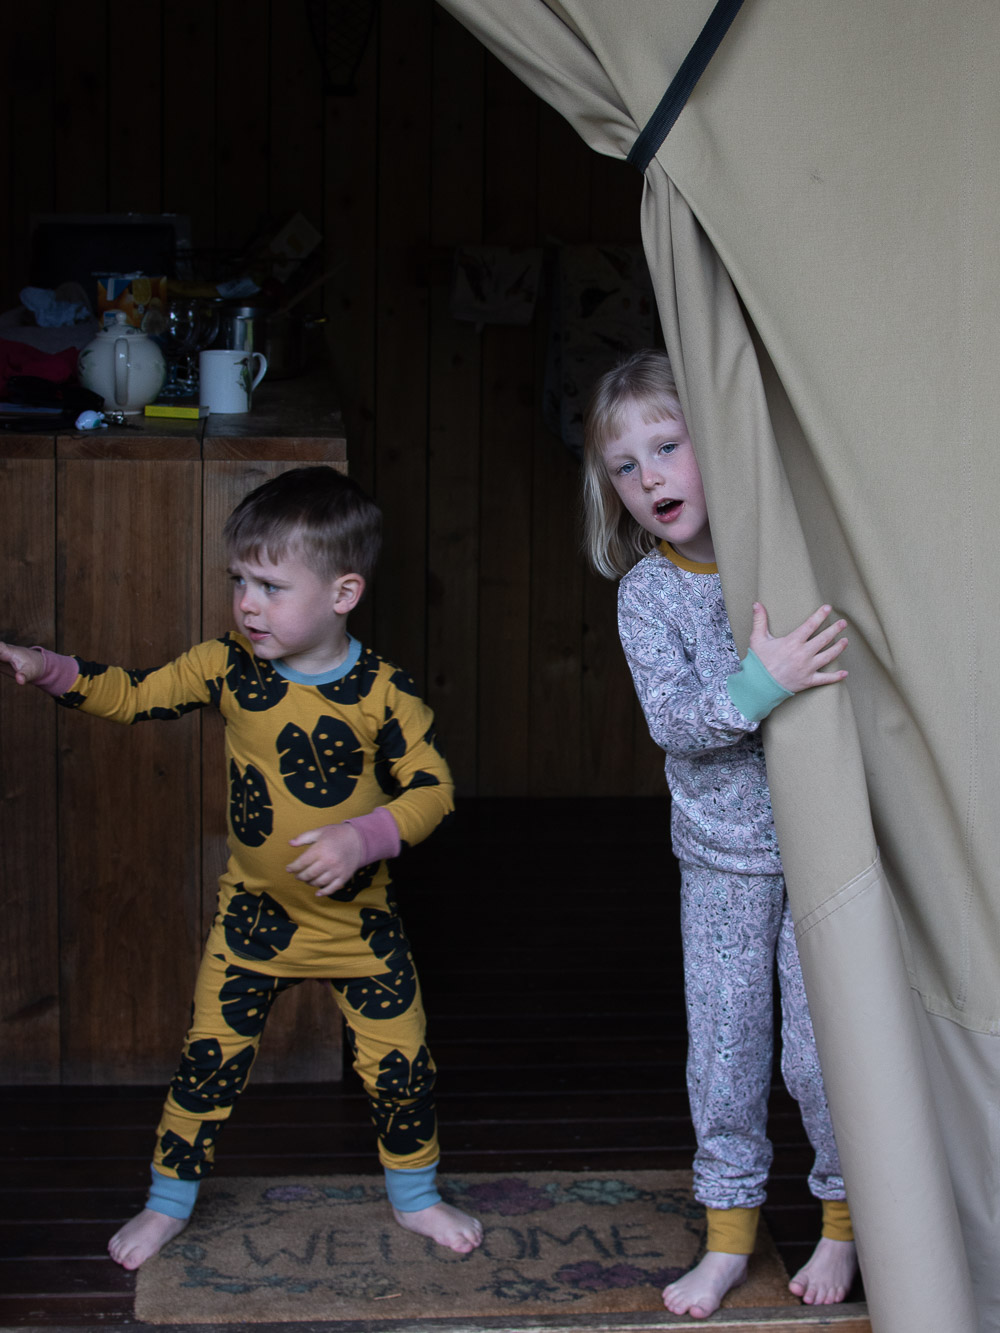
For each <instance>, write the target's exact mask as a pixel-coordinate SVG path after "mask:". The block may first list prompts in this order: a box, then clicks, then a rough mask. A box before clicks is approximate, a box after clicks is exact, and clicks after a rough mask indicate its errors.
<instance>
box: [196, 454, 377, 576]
mask: <svg viewBox="0 0 1000 1333" xmlns="http://www.w3.org/2000/svg"><path fill="white" fill-rule="evenodd" d="M222 535H223V538H224V539H225V542H226V547H227V550H228V552H229V554H230V555H231V556H234V557H235V558H236V559H238V560H253V559H256V558H257V557H258V556H259V555H260V554H261V553H263V554H264V555H265V556H266V557H267V559H268V560H270V561H272V563H275V564H276V563H277V562H278V561H279V560H282V559H284V558H285V557H286V556H288V555H296V556H298V557H299V559H301V560H302V561H303V563H304V564H306V565H308V566H309V568H310V569H312V571H313V572H314V573H315V574H318V575H319V576H320V577H321V578H325V579H331V580H332V579H335V578H337V577H338V576H339V575H341V574H348V573H352V574H360V575H361V577H362V578H363V579H364V580H365V582H366V583H367V582H369V581H370V579H371V578H372V576H373V574H374V573H375V565H376V562H377V561H378V554H379V550H380V548H381V545H382V512H381V510H380V509H379V508H378V506H377V505H376V504H375V502H374V500H371V499H370V498H369V497H368V496H367V495H366V494H365V492H364V491H363V490H362V489H361V487H360V486H359V485H358V483H357V482H356V481H355V480H354V479H353V478H352V477H348V476H346V475H345V474H344V473H343V472H338V471H337V469H336V468H332V467H324V466H319V467H297V468H292V469H291V471H289V472H281V473H279V474H278V476H276V477H272V478H271V480H270V481H265V482H264V483H263V485H261V486H258V487H257V488H256V490H253V491H251V492H250V494H249V495H246V496H244V498H243V499H242V500H241V501H240V503H239V504H238V505H237V506H236V508H235V509H234V510H233V512H232V513H231V514H230V515H229V517H228V518H227V519H226V525H225V527H224V528H223V530H222Z"/></svg>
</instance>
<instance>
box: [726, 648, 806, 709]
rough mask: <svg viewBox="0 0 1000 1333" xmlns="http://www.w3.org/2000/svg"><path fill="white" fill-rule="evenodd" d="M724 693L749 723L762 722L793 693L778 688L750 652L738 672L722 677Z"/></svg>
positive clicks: (761, 664)
mask: <svg viewBox="0 0 1000 1333" xmlns="http://www.w3.org/2000/svg"><path fill="white" fill-rule="evenodd" d="M726 689H727V690H728V691H729V697H730V699H731V700H732V701H733V703H734V704H735V705H736V707H737V708H738V709H739V710H740V712H741V713H742V714H743V716H744V717H746V718H749V720H750V721H751V722H762V721H763V720H764V718H765V717H767V715H768V713H770V712H771V711H772V710H773V709H775V708H777V706H778V704H780V703H783V702H784V700H785V699H790V698H791V697H792V693H793V691H792V690H786V689H785V687H784V685H779V684H778V682H777V681H776V680H775V679H774V677H773V676H772V675H771V673H770V671H768V669H767V667H766V666H765V665H764V663H763V662H762V661H761V660H760V658H759V657H758V656H757V654H756V653H755V652H754V651H753V650H752V649H751V650H750V652H748V653H747V655H746V657H744V659H743V661H742V662H741V663H740V669H739V671H734V672H733V674H732V675H731V676H727V677H726Z"/></svg>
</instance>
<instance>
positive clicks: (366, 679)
mask: <svg viewBox="0 0 1000 1333" xmlns="http://www.w3.org/2000/svg"><path fill="white" fill-rule="evenodd" d="M378 670H379V659H378V658H377V657H376V656H375V654H374V653H373V652H372V651H371V649H370V648H364V649H362V652H361V656H360V657H359V658H358V660H357V662H356V664H355V665H354V666H353V667H352V668H351V670H350V671H349V672H348V673H347V675H346V676H342V677H341V679H340V680H334V681H331V682H330V683H329V684H328V685H319V686H317V689H318V690H319V692H320V694H322V695H323V697H324V698H326V699H329V700H330V701H331V702H332V703H337V704H356V703H359V702H360V701H361V700H362V699H366V698H367V697H368V695H369V694H371V692H372V686H373V685H374V684H375V681H376V679H377V677H378Z"/></svg>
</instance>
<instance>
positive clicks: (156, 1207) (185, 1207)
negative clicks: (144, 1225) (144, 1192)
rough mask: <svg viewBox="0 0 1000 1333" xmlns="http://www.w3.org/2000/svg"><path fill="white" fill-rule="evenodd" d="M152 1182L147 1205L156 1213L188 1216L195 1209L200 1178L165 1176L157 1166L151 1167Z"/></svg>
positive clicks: (168, 1215)
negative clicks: (179, 1178) (184, 1178)
mask: <svg viewBox="0 0 1000 1333" xmlns="http://www.w3.org/2000/svg"><path fill="white" fill-rule="evenodd" d="M149 1174H150V1175H151V1176H152V1184H151V1185H150V1187H149V1197H148V1198H147V1200H146V1207H147V1208H152V1210H153V1212H154V1213H164V1214H165V1215H166V1216H167V1217H180V1218H188V1217H190V1216H191V1214H192V1212H193V1211H194V1201H195V1199H197V1197H198V1190H199V1189H200V1188H201V1181H200V1180H175V1179H174V1177H173V1176H163V1175H161V1174H160V1173H159V1171H157V1169H156V1167H155V1166H151V1167H150V1168H149Z"/></svg>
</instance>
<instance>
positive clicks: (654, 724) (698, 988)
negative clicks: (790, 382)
mask: <svg viewBox="0 0 1000 1333" xmlns="http://www.w3.org/2000/svg"><path fill="white" fill-rule="evenodd" d="M584 511H585V524H586V538H587V551H588V554H589V556H590V559H591V561H592V563H593V565H594V567H595V568H596V569H597V570H598V572H599V573H601V574H603V575H605V576H606V577H607V578H621V583H620V585H619V592H618V625H619V633H620V635H621V641H622V647H623V648H624V650H625V656H626V658H627V659H628V664H629V667H630V669H631V672H632V679H633V680H634V682H635V687H636V691H637V693H638V695H639V700H640V702H641V704H642V708H643V712H644V713H645V716H646V721H647V722H648V724H649V730H650V733H651V735H652V737H653V739H654V740H655V741H656V742H657V744H658V745H660V746H661V747H662V748H663V750H664V751H665V752H666V764H665V768H666V776H667V784H668V786H669V788H670V793H671V797H672V814H671V834H672V839H673V849H674V854H675V855H676V857H677V859H678V861H679V863H680V870H681V931H682V939H683V948H684V987H685V1002H686V1006H687V1017H688V1033H689V1047H688V1063H687V1081H688V1095H689V1097H690V1101H691V1116H692V1119H693V1121H694V1128H695V1135H696V1139H697V1144H698V1148H697V1152H696V1153H695V1159H694V1193H695V1197H696V1198H697V1199H698V1200H699V1202H700V1203H703V1204H704V1205H705V1207H706V1210H707V1214H708V1234H707V1242H706V1253H705V1255H704V1257H703V1258H702V1260H701V1262H700V1263H699V1264H698V1265H697V1266H696V1267H695V1268H693V1269H692V1270H691V1271H690V1272H689V1273H686V1274H685V1275H684V1277H682V1278H681V1279H680V1280H679V1281H677V1282H674V1283H672V1284H671V1285H670V1286H669V1287H667V1288H666V1289H665V1291H664V1293H663V1301H664V1304H665V1305H666V1307H667V1309H668V1310H671V1311H672V1312H673V1313H674V1314H690V1315H692V1316H694V1317H695V1318H707V1317H708V1316H709V1315H710V1314H712V1313H713V1312H714V1311H715V1310H717V1309H718V1307H719V1304H720V1303H721V1301H722V1298H723V1297H724V1296H725V1294H726V1292H727V1291H729V1290H730V1289H731V1288H732V1287H734V1286H737V1285H738V1284H739V1283H741V1282H742V1281H743V1280H744V1278H745V1277H746V1272H747V1262H748V1258H747V1257H748V1255H749V1254H750V1253H751V1252H752V1251H753V1248H754V1237H755V1232H756V1228H757V1219H758V1214H759V1211H760V1205H761V1204H762V1203H763V1201H764V1197H765V1188H764V1187H765V1184H766V1181H767V1174H768V1168H769V1167H770V1164H771V1158H772V1149H771V1144H770V1143H769V1141H768V1139H767V1135H766V1127H767V1099H768V1090H769V1087H770V1082H771V1061H772V1032H773V1008H772V1006H773V997H772V968H773V966H774V963H775V961H777V970H778V977H779V982H780V988H781V1008H782V1041H783V1054H782V1062H781V1063H782V1074H783V1076H784V1080H785V1084H786V1086H787V1087H788V1090H789V1092H791V1094H792V1096H793V1097H795V1099H796V1100H797V1101H798V1103H799V1106H800V1110H801V1113H802V1119H803V1122H804V1124H805V1128H806V1132H807V1133H808V1135H809V1140H810V1142H811V1144H812V1146H813V1149H814V1150H815V1154H816V1157H815V1164H814V1166H813V1170H812V1172H811V1173H810V1176H809V1187H810V1189H811V1190H812V1192H813V1194H814V1195H815V1196H816V1197H817V1198H819V1199H820V1200H822V1204H823V1234H822V1238H821V1239H820V1241H819V1244H818V1245H817V1247H816V1250H815V1251H814V1253H813V1255H812V1257H811V1258H810V1260H809V1262H808V1263H807V1264H806V1265H805V1267H804V1268H802V1269H801V1271H800V1272H798V1273H797V1274H796V1275H795V1277H794V1278H793V1279H792V1280H791V1282H790V1284H789V1287H790V1290H791V1291H792V1292H793V1293H794V1294H795V1295H796V1296H799V1297H801V1298H802V1300H803V1301H805V1302H806V1303H807V1304H810V1305H813V1304H815V1305H825V1304H832V1303H833V1302H836V1301H842V1300H844V1299H845V1297H846V1295H847V1292H848V1290H849V1288H850V1286H851V1283H852V1281H853V1278H854V1274H855V1271H856V1267H857V1259H856V1254H855V1248H854V1238H853V1231H852V1229H851V1223H850V1215H849V1213H848V1209H847V1204H846V1202H845V1195H844V1182H843V1179H842V1177H841V1174H840V1160H839V1157H838V1155H837V1146H836V1143H835V1142H834V1137H833V1128H832V1125H831V1123H830V1113H829V1109H828V1107H827V1102H826V1095H825V1093H824V1090H823V1080H822V1075H821V1073H820V1067H819V1061H818V1057H817V1054H816V1045H815V1040H814V1038H813V1031H812V1023H811V1021H810V1018H809V1010H808V1006H807V1002H806V995H805V989H804V986H803V981H802V973H801V970H800V967H799V959H798V953H797V950H796V947H795V933H794V927H793V925H792V919H791V916H790V913H789V909H788V902H787V898H786V896H785V883H784V879H783V878H782V871H781V860H780V857H779V853H778V843H777V837H776V834H775V830H774V823H773V820H772V817H771V801H770V795H769V792H768V786H767V776H766V772H765V767H764V751H763V747H762V745H761V739H760V731H759V728H760V723H761V720H762V719H763V718H764V717H766V716H767V714H768V713H769V712H770V711H771V710H772V709H773V708H775V707H776V706H777V705H778V704H779V703H781V702H782V700H784V699H788V698H791V696H792V695H793V694H797V693H798V692H799V691H801V690H807V689H811V688H812V687H814V686H817V685H832V684H834V683H835V682H837V681H840V680H842V679H843V678H844V677H845V676H846V675H847V672H846V671H842V670H834V671H825V670H823V668H825V667H828V666H829V665H830V663H831V662H833V661H834V660H835V659H836V658H837V657H839V655H840V654H841V653H842V652H843V650H844V648H845V647H846V646H847V640H846V639H843V638H840V637H839V636H840V633H841V631H842V630H843V629H844V628H845V624H846V622H845V621H843V620H838V621H837V622H836V623H835V624H833V625H831V626H827V627H825V628H824V622H825V621H826V619H827V617H828V615H829V614H830V607H828V606H821V607H820V608H819V610H818V611H816V612H814V613H813V615H811V616H810V617H809V619H808V620H806V621H805V622H804V623H803V624H802V625H800V626H799V627H798V629H795V630H793V631H792V632H791V633H790V634H786V635H783V636H780V637H774V636H772V635H771V634H770V632H769V630H768V621H767V613H766V611H765V610H764V608H763V606H761V605H760V604H759V603H755V604H754V608H753V630H752V633H751V636H750V652H749V653H748V654H747V657H746V658H744V660H743V661H742V662H741V661H740V660H739V657H738V655H737V652H736V647H735V644H734V642H733V636H732V631H731V629H730V626H729V620H728V617H727V615H726V609H725V606H724V604H723V600H722V589H721V585H720V582H719V575H718V571H717V569H716V565H715V549H714V547H713V544H712V533H711V529H710V526H709V517H708V509H707V506H706V502H705V493H704V490H703V488H702V481H701V473H700V472H699V469H698V463H697V460H696V458H695V455H694V450H693V449H692V446H691V441H690V439H689V437H688V431H687V426H686V425H685V422H684V414H683V412H682V410H681V405H680V401H679V399H678V396H677V389H676V386H675V383H674V377H673V373H672V371H671V369H670V363H669V361H668V360H667V357H666V355H665V354H664V353H663V352H658V351H643V352H638V353H636V354H634V355H632V356H631V357H629V358H628V359H627V360H625V361H623V362H622V363H621V364H620V365H619V366H617V367H616V368H615V369H614V370H612V371H609V372H608V373H607V374H606V375H604V376H603V377H602V378H601V379H600V380H599V381H598V384H597V386H596V388H595V391H594V394H593V397H592V400H591V403H590V407H589V410H588V414H587V420H586V438H585V449H584Z"/></svg>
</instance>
